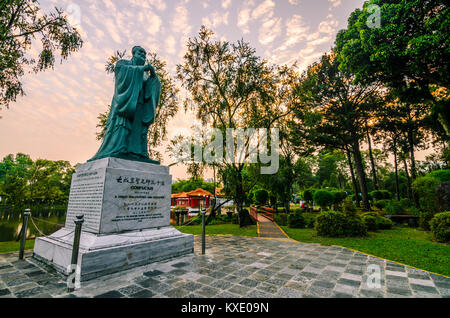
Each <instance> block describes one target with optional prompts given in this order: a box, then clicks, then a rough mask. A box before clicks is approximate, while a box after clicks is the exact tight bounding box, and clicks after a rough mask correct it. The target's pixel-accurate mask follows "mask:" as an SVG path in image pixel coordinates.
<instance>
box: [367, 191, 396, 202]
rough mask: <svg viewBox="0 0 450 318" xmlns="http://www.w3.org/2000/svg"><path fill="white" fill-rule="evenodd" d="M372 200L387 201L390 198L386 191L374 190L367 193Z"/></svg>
mask: <svg viewBox="0 0 450 318" xmlns="http://www.w3.org/2000/svg"><path fill="white" fill-rule="evenodd" d="M369 194H370V196H371V197H372V199H373V200H375V201H379V200H389V199H390V198H391V193H390V192H389V191H387V190H375V191H372V192H370V193H369Z"/></svg>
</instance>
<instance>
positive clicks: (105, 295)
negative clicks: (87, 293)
mask: <svg viewBox="0 0 450 318" xmlns="http://www.w3.org/2000/svg"><path fill="white" fill-rule="evenodd" d="M123 297H125V295H124V294H122V293H119V292H118V291H117V290H112V291H109V292H107V293H103V294H100V295H97V296H94V298H123Z"/></svg>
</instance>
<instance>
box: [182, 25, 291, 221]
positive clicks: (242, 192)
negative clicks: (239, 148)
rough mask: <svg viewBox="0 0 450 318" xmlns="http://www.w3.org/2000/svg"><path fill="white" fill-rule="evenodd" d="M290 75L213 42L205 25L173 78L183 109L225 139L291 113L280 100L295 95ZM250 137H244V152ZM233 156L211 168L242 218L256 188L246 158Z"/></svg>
mask: <svg viewBox="0 0 450 318" xmlns="http://www.w3.org/2000/svg"><path fill="white" fill-rule="evenodd" d="M291 74H293V71H292V70H291V69H288V68H277V67H274V66H270V65H268V63H267V61H265V60H262V59H261V58H260V57H258V56H256V54H255V50H254V49H253V48H251V47H250V45H249V44H248V43H246V42H244V41H243V40H242V41H238V42H237V43H229V42H227V41H215V40H214V33H213V32H212V31H210V30H208V29H207V28H206V27H204V26H202V28H201V29H200V32H199V36H198V37H196V38H194V39H190V40H189V42H188V44H187V53H186V54H185V56H184V61H183V64H180V65H177V77H178V79H179V80H181V82H182V85H183V87H184V88H185V89H186V90H187V91H188V92H189V96H188V97H187V98H186V100H185V106H186V107H187V108H191V109H193V110H194V111H195V112H196V115H197V118H198V119H199V120H201V121H202V123H203V124H209V125H210V126H212V127H213V128H214V129H217V130H219V131H220V132H221V133H222V135H223V136H226V135H227V134H226V133H227V129H247V128H249V127H256V128H268V129H269V128H272V127H274V125H275V123H276V122H277V120H278V119H280V118H282V117H284V116H286V115H287V114H289V113H290V110H289V102H290V99H289V98H282V97H285V96H293V94H290V93H291V90H290V87H291V86H290V85H289V80H287V81H284V79H286V78H288V79H290V78H291V76H290V75H291ZM251 137H252V136H249V135H247V137H246V138H245V142H244V143H245V148H246V149H247V148H248V146H249V144H250V140H251ZM222 150H223V149H222ZM229 150H230V149H229ZM230 152H231V150H230ZM223 153H226V151H224V152H223ZM237 157H238V158H240V159H241V160H232V161H233V162H228V161H225V160H220V159H219V160H217V162H215V164H216V165H217V169H218V174H219V176H220V178H221V179H222V181H223V183H224V187H225V188H224V190H225V192H226V193H227V194H229V195H231V196H232V197H233V199H234V202H235V203H236V205H237V208H238V211H239V213H240V215H241V213H242V212H243V205H244V202H245V199H246V198H247V196H246V193H248V192H249V191H250V190H251V188H252V187H253V186H254V184H255V183H254V182H251V181H249V180H248V175H247V173H246V171H245V167H246V163H245V161H247V159H248V153H247V154H240V153H239V154H237ZM240 219H241V218H240Z"/></svg>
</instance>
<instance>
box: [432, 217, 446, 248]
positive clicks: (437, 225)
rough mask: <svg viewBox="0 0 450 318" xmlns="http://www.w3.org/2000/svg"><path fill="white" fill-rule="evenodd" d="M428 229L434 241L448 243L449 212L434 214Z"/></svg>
mask: <svg viewBox="0 0 450 318" xmlns="http://www.w3.org/2000/svg"><path fill="white" fill-rule="evenodd" d="M430 227H431V233H433V236H434V238H435V239H436V241H438V242H441V243H447V242H450V212H444V213H438V214H436V215H435V216H434V218H433V219H432V220H431V222H430Z"/></svg>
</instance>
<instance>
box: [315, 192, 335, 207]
mask: <svg viewBox="0 0 450 318" xmlns="http://www.w3.org/2000/svg"><path fill="white" fill-rule="evenodd" d="M333 201H334V197H333V194H332V193H331V192H329V191H326V190H317V191H316V192H315V193H314V203H316V204H317V205H319V206H320V207H321V208H322V209H326V208H328V207H329V206H330V205H332V204H333Z"/></svg>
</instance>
